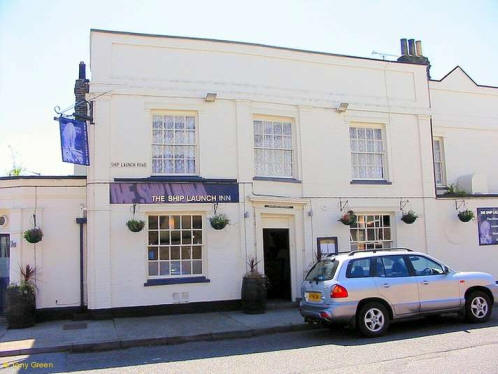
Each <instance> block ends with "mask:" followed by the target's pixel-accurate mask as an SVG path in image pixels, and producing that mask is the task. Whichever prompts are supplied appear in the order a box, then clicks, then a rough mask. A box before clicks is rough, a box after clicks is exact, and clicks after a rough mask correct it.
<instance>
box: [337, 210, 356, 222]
mask: <svg viewBox="0 0 498 374" xmlns="http://www.w3.org/2000/svg"><path fill="white" fill-rule="evenodd" d="M339 221H341V222H342V223H343V224H345V225H347V226H351V225H354V224H355V223H356V215H355V214H354V212H353V211H352V210H348V212H347V213H344V214H343V215H342V217H341V218H340V219H339Z"/></svg>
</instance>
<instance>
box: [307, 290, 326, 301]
mask: <svg viewBox="0 0 498 374" xmlns="http://www.w3.org/2000/svg"><path fill="white" fill-rule="evenodd" d="M305 296H306V301H308V302H310V303H319V302H320V301H322V294H321V293H320V292H306V294H305Z"/></svg>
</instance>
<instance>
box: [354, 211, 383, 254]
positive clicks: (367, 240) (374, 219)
mask: <svg viewBox="0 0 498 374" xmlns="http://www.w3.org/2000/svg"><path fill="white" fill-rule="evenodd" d="M391 222H392V219H391V216H390V215H389V214H358V215H357V220H356V224H354V225H351V226H350V243H351V250H352V251H355V250H365V249H375V248H391V247H392V244H393V239H392V238H393V236H392V231H391Z"/></svg>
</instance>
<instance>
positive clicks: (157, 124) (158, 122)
mask: <svg viewBox="0 0 498 374" xmlns="http://www.w3.org/2000/svg"><path fill="white" fill-rule="evenodd" d="M152 127H153V128H154V129H161V128H162V127H163V119H162V117H161V116H154V117H153V119H152Z"/></svg>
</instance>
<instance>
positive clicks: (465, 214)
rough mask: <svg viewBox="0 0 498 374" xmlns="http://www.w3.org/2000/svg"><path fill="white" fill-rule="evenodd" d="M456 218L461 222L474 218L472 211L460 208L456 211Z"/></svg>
mask: <svg viewBox="0 0 498 374" xmlns="http://www.w3.org/2000/svg"><path fill="white" fill-rule="evenodd" d="M458 218H459V219H460V221H462V222H469V221H470V220H471V219H474V212H473V211H471V210H470V209H466V210H462V211H461V212H458Z"/></svg>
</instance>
